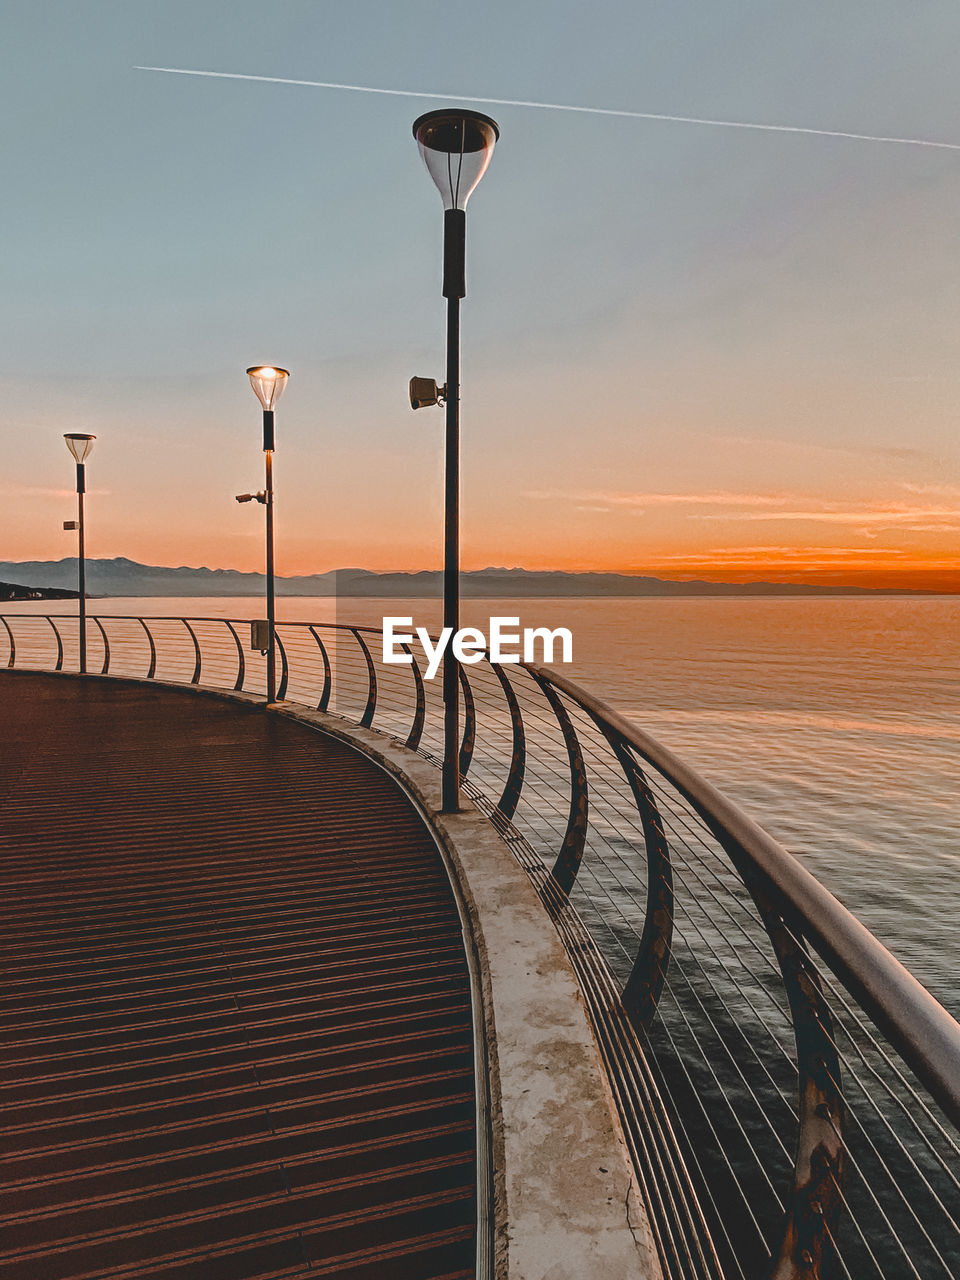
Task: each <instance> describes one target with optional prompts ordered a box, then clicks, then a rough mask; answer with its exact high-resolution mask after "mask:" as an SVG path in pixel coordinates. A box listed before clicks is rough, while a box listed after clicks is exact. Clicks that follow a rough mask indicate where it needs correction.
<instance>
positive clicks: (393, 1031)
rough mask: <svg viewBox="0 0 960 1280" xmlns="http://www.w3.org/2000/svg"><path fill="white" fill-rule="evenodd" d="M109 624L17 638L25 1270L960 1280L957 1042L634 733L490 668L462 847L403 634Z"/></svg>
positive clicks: (6, 1166)
mask: <svg viewBox="0 0 960 1280" xmlns="http://www.w3.org/2000/svg"><path fill="white" fill-rule="evenodd" d="M89 625H90V628H91V636H92V640H93V643H92V645H91V649H90V662H89V666H88V670H89V671H90V672H91V673H92V674H90V675H88V676H86V677H77V676H76V674H74V673H75V671H76V665H77V633H76V619H75V618H70V617H68V616H61V615H54V614H51V615H49V616H47V615H26V614H23V615H13V614H6V615H4V616H2V617H0V628H2V629H0V635H5V636H6V637H7V640H8V655H7V668H8V669H7V671H6V672H4V673H3V674H2V676H0V691H2V692H0V696H2V697H3V703H4V709H5V723H6V724H7V726H8V730H7V736H6V740H5V742H4V744H3V753H4V771H3V785H4V788H5V790H4V794H3V805H2V808H0V850H2V852H3V855H4V857H5V861H6V874H5V886H6V894H5V901H4V905H3V918H4V926H5V927H4V940H3V947H4V951H5V955H6V958H7V961H8V965H7V974H6V977H5V979H4V985H3V986H2V988H0V999H2V1003H3V1008H4V1010H5V1012H6V1018H5V1020H4V1024H3V1034H4V1037H5V1045H6V1052H5V1056H4V1067H5V1075H4V1079H5V1099H6V1101H7V1105H6V1107H5V1122H6V1128H7V1136H6V1139H5V1141H6V1146H5V1151H6V1153H7V1154H6V1156H5V1157H4V1160H3V1165H2V1170H3V1174H4V1176H5V1177H6V1178H7V1189H8V1193H9V1194H8V1196H6V1197H5V1199H4V1204H5V1206H6V1207H5V1209H4V1212H5V1214H6V1216H5V1219H4V1222H5V1226H4V1231H5V1235H4V1236H3V1237H0V1248H3V1249H5V1250H6V1253H5V1254H0V1258H2V1259H3V1260H4V1263H5V1266H6V1270H5V1271H4V1274H5V1275H6V1274H9V1275H11V1276H14V1277H17V1278H18V1280H19V1277H23V1280H27V1278H28V1277H29V1278H31V1280H32V1277H34V1276H36V1275H43V1276H44V1277H45V1280H46V1277H50V1280H58V1278H59V1277H64V1280H66V1277H69V1276H80V1275H104V1276H106V1275H111V1276H113V1275H116V1276H131V1277H132V1276H136V1275H143V1276H145V1275H150V1276H168V1275H169V1276H170V1277H171V1280H174V1277H176V1278H178V1280H180V1278H182V1277H188V1276H189V1277H193V1276H196V1277H197V1278H198V1280H199V1278H200V1277H203V1280H217V1278H219V1277H222V1280H228V1278H234V1277H235V1278H236V1280H241V1277H246V1276H251V1277H252V1276H262V1277H264V1278H266V1277H267V1276H274V1275H276V1276H281V1275H283V1276H286V1275H299V1274H304V1275H308V1274H320V1275H322V1274H330V1275H344V1276H354V1275H355V1276H357V1277H361V1276H365V1275H370V1276H373V1275H389V1276H391V1277H393V1276H397V1277H404V1276H407V1277H410V1278H411V1280H412V1278H413V1277H418V1278H419V1280H440V1277H453V1276H473V1275H476V1276H477V1277H479V1278H480V1280H492V1278H494V1277H496V1278H497V1280H501V1278H503V1277H509V1278H510V1280H513V1277H523V1278H524V1280H527V1278H529V1280H534V1277H536V1280H540V1277H542V1276H545V1275H549V1276H550V1277H551V1280H554V1277H557V1280H574V1278H576V1280H581V1278H586V1277H593V1276H597V1277H603V1280H607V1278H608V1277H609V1278H610V1280H727V1277H736V1276H740V1277H742V1278H743V1280H826V1278H827V1277H831V1276H841V1277H842V1276H852V1277H856V1280H861V1278H862V1280H867V1278H869V1277H873V1276H879V1277H882V1278H889V1280H899V1277H901V1276H916V1277H920V1278H922V1280H935V1278H936V1277H943V1278H944V1280H952V1277H954V1276H955V1275H956V1273H957V1270H958V1267H960V1226H958V1222H960V1208H958V1203H960V1194H958V1193H960V1183H958V1181H957V1175H956V1168H957V1158H958V1155H960V1138H958V1124H960V1026H958V1024H957V1023H956V1022H955V1021H954V1019H953V1018H951V1017H950V1015H949V1014H948V1013H947V1012H946V1011H945V1010H944V1009H943V1008H942V1007H941V1006H940V1005H939V1004H938V1003H937V1001H936V1000H934V999H933V998H932V997H931V996H930V995H929V993H928V992H926V991H925V990H924V989H923V987H922V986H920V984H919V983H917V982H916V981H915V980H914V979H913V978H912V977H911V975H910V974H909V973H908V972H907V971H906V970H905V969H904V968H903V966H902V965H900V964H899V963H898V962H897V961H896V960H895V958H894V957H893V956H892V955H890V953H889V952H888V951H886V949H885V948H884V947H883V946H882V945H881V944H880V943H879V942H878V941H877V940H876V939H875V938H874V937H873V936H872V935H871V934H870V933H869V932H868V931H867V930H866V929H865V928H864V927H863V926H862V925H861V924H860V923H859V922H858V921H857V920H856V919H855V917H853V916H852V915H851V914H850V912H848V911H846V910H845V908H844V907H843V906H842V905H841V904H840V903H839V902H838V901H837V900H836V899H835V898H833V897H832V895H831V894H830V893H828V892H827V890H826V889H824V888H823V886H822V885H820V884H819V883H818V881H817V880H816V879H815V878H814V877H813V876H812V875H811V874H810V873H809V872H808V871H806V870H805V869H804V868H803V867H802V866H801V865H800V864H799V863H798V862H797V861H796V860H795V859H793V858H792V857H791V855H790V854H789V853H788V852H787V851H786V850H784V849H783V848H782V847H781V846H780V845H778V844H777V842H776V841H775V840H773V839H772V838H771V837H770V836H769V835H768V834H767V833H766V832H764V831H762V830H761V829H760V828H759V827H757V826H756V824H754V823H752V822H751V820H750V818H749V817H748V816H747V815H746V814H744V813H743V812H742V811H741V810H740V809H739V808H738V807H737V806H736V805H734V804H733V803H732V802H730V801H729V800H728V799H726V798H725V797H724V796H722V795H721V794H720V793H719V792H717V791H716V790H715V789H714V788H712V787H711V786H710V784H709V782H707V781H706V780H705V779H703V778H702V777H700V776H699V775H698V774H697V773H696V772H695V771H694V770H692V769H690V768H689V767H688V766H687V765H685V764H684V762H682V761H680V760H678V759H677V758H676V757H674V756H673V755H672V754H671V753H670V752H669V751H667V750H666V749H664V748H663V747H662V746H661V745H660V744H659V743H657V742H656V741H655V740H654V739H652V738H650V737H649V736H648V735H647V734H645V733H644V731H643V730H642V728H641V727H639V726H637V725H635V724H633V723H632V722H630V721H628V720H626V719H624V718H623V717H622V716H620V715H619V714H618V713H617V712H616V711H615V710H613V709H612V708H611V707H609V706H608V705H607V704H605V703H604V702H603V701H602V699H601V698H599V697H597V696H596V695H595V694H593V693H592V692H590V691H587V690H585V689H582V688H580V687H579V686H578V685H576V684H575V683H574V682H572V681H570V680H569V679H567V678H566V677H564V676H562V675H560V674H559V673H558V672H555V671H551V670H550V669H548V668H544V667H536V666H534V665H532V664H519V666H513V667H511V668H510V669H507V668H505V667H503V666H501V665H500V664H496V663H492V662H490V661H489V659H487V660H485V661H484V662H483V663H481V664H480V665H478V666H473V667H471V668H470V670H469V676H468V675H467V673H466V672H464V671H463V670H462V671H461V717H462V719H461V723H462V726H463V731H462V738H461V741H460V760H459V763H460V772H461V777H462V779H463V789H464V795H465V797H466V799H465V805H464V810H463V812H461V813H458V814H455V815H445V814H443V813H442V812H441V805H440V786H439V783H440V771H439V767H438V766H439V761H440V756H441V746H442V742H443V716H442V706H441V705H440V701H439V691H438V690H435V688H434V687H433V684H432V683H431V682H429V681H425V680H424V678H423V673H422V672H421V670H420V668H419V666H418V665H417V663H416V661H414V662H413V663H412V664H410V665H409V666H404V667H393V666H386V665H384V664H383V663H382V662H380V661H379V657H380V653H379V643H378V642H379V636H378V633H375V632H371V631H370V630H368V629H365V628H363V627H358V626H349V625H334V624H330V623H314V624H306V623H302V624H301V623H283V622H281V623H278V624H277V649H278V659H279V664H278V665H279V670H278V690H277V693H278V701H277V702H276V703H273V704H271V705H269V706H266V707H265V706H264V699H263V692H262V691H263V688H264V677H265V672H264V670H263V663H262V659H261V658H260V656H259V655H257V654H251V653H250V652H248V651H246V650H245V649H244V646H243V644H242V641H241V636H242V635H243V632H244V630H245V628H248V627H249V623H248V622H245V621H244V620H243V619H226V618H164V619H154V618H149V619H145V618H137V617H110V616H108V615H95V616H93V617H92V618H91V619H90V620H89ZM0 660H2V656H0ZM93 673H96V674H93ZM201 1131H202V1132H201ZM11 1143H12V1145H11ZM41 1259H42V1266H43V1269H42V1270H41V1269H40V1267H39V1260H41ZM18 1268H19V1269H18ZM31 1268H32V1269H31Z"/></svg>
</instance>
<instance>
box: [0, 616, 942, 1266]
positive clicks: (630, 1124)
mask: <svg viewBox="0 0 960 1280" xmlns="http://www.w3.org/2000/svg"><path fill="white" fill-rule="evenodd" d="M91 622H92V624H93V625H92V627H91V628H90V629H89V630H88V645H89V652H88V662H87V669H88V671H91V672H93V671H98V670H99V671H100V672H102V673H103V674H116V675H125V676H132V677H135V678H138V679H160V680H170V681H179V682H184V683H190V684H195V685H197V684H202V685H204V686H216V687H221V688H227V689H232V690H235V691H248V692H250V691H256V692H259V691H261V690H262V689H263V680H264V670H263V667H264V662H263V658H262V655H260V654H258V653H248V652H246V651H245V648H244V643H243V637H244V630H245V629H246V628H248V627H249V623H247V622H241V621H239V620H237V619H223V618H189V619H187V618H147V617H143V618H119V617H106V616H100V617H95V618H92V619H91ZM0 623H2V625H3V631H0V646H2V644H3V641H4V639H6V642H7V644H8V647H9V655H8V665H9V666H17V667H30V668H33V669H49V670H57V671H64V670H66V671H69V670H75V669H76V665H77V662H76V653H77V638H76V620H75V619H72V618H64V617H58V616H53V615H51V616H43V615H35V614H30V615H28V614H18V615H14V614H7V615H5V616H0ZM277 643H278V651H279V652H278V656H279V659H280V663H279V665H280V684H279V689H278V692H279V696H280V697H281V698H286V699H288V700H290V701H293V702H297V703H300V704H303V705H306V706H309V707H312V708H316V709H319V710H321V711H325V712H327V713H328V714H331V715H334V716H338V717H341V718H342V719H344V720H346V721H348V722H350V723H351V724H354V725H357V726H362V727H366V728H372V729H374V730H378V731H380V732H381V733H384V734H386V735H389V736H390V737H392V738H394V739H396V740H397V741H399V742H401V743H403V744H404V745H406V746H407V747H409V748H410V749H412V750H415V751H418V752H420V753H421V754H422V755H424V756H426V757H427V758H428V759H431V760H433V761H435V762H438V761H439V758H440V752H441V750H442V739H443V717H442V701H441V695H440V687H439V686H440V681H439V680H437V681H427V680H425V679H424V675H423V671H422V670H421V667H420V664H419V663H418V662H417V660H416V658H415V656H414V655H413V654H410V656H411V659H412V661H411V664H410V665H408V666H393V665H385V664H384V663H383V662H382V661H381V655H380V641H379V633H378V632H376V631H374V630H372V629H369V628H363V627H353V626H344V625H334V624H324V623H313V624H306V623H302V624H301V623H280V624H279V625H278V629H277ZM407 652H408V653H409V650H407ZM2 661H3V650H2V647H0V663H2ZM461 693H462V723H463V726H464V729H463V738H462V742H461V751H460V765H461V770H462V772H463V773H464V775H465V779H466V780H465V784H464V786H465V790H466V791H467V793H468V794H470V795H471V796H472V797H473V798H474V800H475V801H476V803H477V804H478V805H479V806H480V807H481V808H482V809H483V810H484V811H485V812H486V813H487V814H488V815H489V816H490V818H491V820H492V821H493V822H494V823H495V825H496V826H497V827H498V829H499V830H500V831H501V833H502V834H503V836H504V838H505V839H506V840H507V841H508V843H509V844H510V845H511V847H512V848H513V850H514V852H515V854H516V856H517V858H518V860H519V861H520V863H521V864H522V865H523V866H524V868H525V869H526V871H527V872H528V874H529V875H530V876H531V878H532V879H533V881H534V883H535V884H536V886H537V888H538V891H539V892H540V895H541V898H542V900H543V902H544V904H545V906H546V908H547V910H549V911H550V913H551V915H552V916H553V918H554V920H555V922H556V924H557V927H558V929H559V931H560V934H561V936H562V937H563V939H564V941H565V943H566V945H567V948H568V951H569V954H570V957H571V960H572V962H573V964H574V966H575V968H576V969H577V972H578V974H579V977H580V981H581V985H582V988H583V991H584V995H585V998H586V1000H587V1003H588V1006H589V1008H590V1011H591V1016H592V1018H593V1022H594V1027H595V1030H596V1034H597V1039H598V1043H599V1045H600V1048H601V1052H602V1053H603V1056H604V1058H605V1061H606V1065H607V1068H608V1072H609V1076H610V1081H611V1087H612V1090H613V1093H614V1097H615V1099H616V1102H617V1105H618V1107H619V1110H620V1114H621V1117H622V1118H623V1121H624V1129H625V1133H626V1136H627V1140H628V1143H629V1144H630V1147H631V1154H632V1156H633V1160H634V1165H635V1168H636V1172H637V1178H638V1182H639V1184H640V1187H641V1190H642V1193H643V1196H644V1199H645V1201H646V1205H647V1208H648V1211H649V1215H650V1220H651V1224H652V1228H653V1231H654V1236H655V1239H656V1242H657V1246H658V1251H659V1254H660V1258H661V1265H662V1267H663V1271H664V1275H665V1276H667V1277H670V1278H671V1280H672V1278H674V1277H676V1278H678V1280H679V1278H680V1277H693V1276H695V1277H721V1276H722V1277H727V1278H728V1280H729V1278H730V1277H737V1276H739V1277H742V1278H743V1280H760V1278H761V1277H776V1278H777V1280H787V1278H796V1280H801V1278H802V1280H813V1278H814V1277H827V1276H839V1277H849V1278H850V1280H869V1278H871V1277H875V1276H880V1277H887V1278H890V1280H893V1278H896V1280H899V1278H900V1277H912V1278H915V1280H931V1278H934V1277H944V1278H948V1277H949V1278H952V1277H956V1276H958V1275H960V1225H958V1223H960V1138H958V1128H960V1026H958V1024H957V1023H956V1022H955V1021H954V1020H953V1019H952V1018H951V1017H950V1016H949V1014H947V1013H946V1011H945V1010H944V1009H943V1008H942V1007H941V1006H940V1005H939V1004H938V1003H937V1002H936V1001H935V1000H934V999H933V998H932V996H930V995H929V994H928V993H927V992H926V991H925V990H924V988H923V987H921V986H920V985H919V984H918V983H917V982H916V981H915V980H914V979H913V978H912V977H911V976H910V974H909V973H908V972H907V971H906V970H905V969H904V968H903V967H902V966H901V965H900V964H899V963H898V962H897V961H896V960H895V959H894V958H893V957H892V956H891V955H890V953H889V952H888V951H887V950H886V949H885V948H884V947H883V946H882V945H881V944H880V943H879V942H878V941H877V940H876V939H875V938H874V937H873V936H872V935H871V934H870V933H869V932H868V931H867V930H866V929H865V928H864V927H863V926H862V925H861V924H860V923H859V922H858V921H857V920H856V919H855V918H854V917H853V916H852V915H851V914H850V913H849V912H848V911H847V910H846V909H845V908H844V907H842V906H841V904H840V903H839V902H838V901H837V900H836V899H835V898H834V897H833V896H832V895H831V894H830V893H828V892H827V891H826V890H825V889H824V888H823V886H822V885H820V883H819V882H818V881H817V880H816V879H815V878H814V877H813V876H811V875H810V874H809V872H807V871H806V870H805V869H804V868H803V867H802V866H801V864H800V863H799V862H797V860H796V859H794V858H793V857H792V856H791V855H790V854H789V853H787V852H786V850H784V849H783V848H782V847H781V846H780V845H779V844H777V842H776V841H775V840H773V839H772V838H771V837H770V836H769V835H768V834H767V833H766V832H764V831H763V830H762V829H761V828H759V827H758V826H757V825H756V824H755V823H753V822H751V820H750V819H749V818H747V817H746V816H745V815H744V814H743V813H742V812H741V811H740V810H739V809H738V808H737V807H736V806H735V805H734V804H732V803H731V802H730V801H729V800H727V799H726V798H725V797H724V796H722V795H721V794H720V793H719V792H717V791H716V790H715V789H714V788H713V787H711V786H710V784H709V783H707V782H706V781H705V780H704V779H703V778H701V777H700V776H699V775H697V774H696V773H695V772H694V771H693V770H691V769H690V768H688V767H687V766H686V765H684V764H683V763H682V762H681V761H680V760H678V759H677V758H676V757H675V756H673V755H672V754H671V753H670V752H669V751H667V750H665V749H664V748H663V747H662V746H661V745H660V744H659V743H657V742H655V741H654V740H653V739H652V738H649V737H648V736H647V735H646V734H645V733H643V732H642V731H641V730H640V729H638V728H637V727H636V726H635V725H634V724H633V723H632V722H630V721H629V720H626V719H624V718H623V717H622V716H620V715H619V714H618V713H617V712H615V711H614V710H613V709H612V708H610V707H609V706H607V705H606V704H605V703H603V702H602V701H600V700H599V699H597V698H595V697H594V696H593V695H591V694H590V693H588V692H587V691H585V690H584V689H582V688H580V687H579V686H578V685H576V684H575V683H573V682H572V681H570V680H568V679H566V678H565V677H564V676H562V675H560V674H558V673H557V672H555V671H552V670H549V669H546V668H541V667H536V666H527V665H523V664H520V665H517V666H501V665H495V664H491V663H490V662H488V661H486V660H484V661H482V662H481V663H480V664H479V665H476V666H470V667H469V668H464V670H463V673H462V680H461ZM566 1104H567V1105H569V1106H571V1107H575V1106H576V1105H577V1099H575V1098H570V1099H567V1100H566Z"/></svg>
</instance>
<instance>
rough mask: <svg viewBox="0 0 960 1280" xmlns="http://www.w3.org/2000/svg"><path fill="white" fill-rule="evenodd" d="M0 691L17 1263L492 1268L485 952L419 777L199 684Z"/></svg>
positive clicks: (319, 1269)
mask: <svg viewBox="0 0 960 1280" xmlns="http://www.w3.org/2000/svg"><path fill="white" fill-rule="evenodd" d="M0 707H2V713H3V714H2V725H3V735H2V742H0V867H2V878H0V884H2V887H3V894H2V901H0V956H2V971H3V977H2V979H0V1066H2V1076H0V1123H2V1128H3V1138H2V1143H0V1274H2V1275H3V1277H4V1280H69V1278H72V1277H94V1276H104V1277H105V1276H111V1277H121V1276H123V1277H126V1276H129V1277H144V1276H149V1277H156V1278H161V1277H162V1278H163V1280H167V1278H169V1280H241V1277H263V1278H266V1277H279V1276H299V1275H309V1276H322V1275H333V1276H343V1277H345V1278H346V1280H374V1277H376V1278H377V1280H387V1278H389V1280H439V1278H440V1277H443V1278H444V1280H453V1278H454V1277H463V1278H466V1277H469V1276H472V1275H473V1265H474V1249H475V1226H474V1218H475V1205H474V1161H475V1152H474V1118H475V1116H474V1084H473V1055H472V1043H471V1017H470V995H469V983H468V975H467V967H466V961H465V957H464V952H463V944H462V939H461V934H460V924H459V919H458V915H457V911H456V908H455V904H454V900H453V895H452V892H451V889H450V886H449V883H448V881H447V878H446V875H445V873H444V869H443V866H442V863H441V860H440V858H439V855H438V854H437V851H436V849H435V847H434V845H433V842H432V840H431V838H430V835H429V833H428V831H427V829H426V827H425V825H424V823H423V821H422V819H421V818H420V817H419V815H418V814H417V813H416V812H415V810H414V809H413V808H412V806H411V805H410V804H409V802H408V801H407V800H406V798H405V797H404V795H403V794H402V793H401V791H400V790H399V788H398V787H397V786H396V785H395V784H394V783H393V782H392V781H391V780H390V779H389V778H388V777H387V776H386V775H384V774H383V773H381V772H380V771H379V770H377V769H376V768H375V767H374V766H373V765H372V764H370V763H369V762H368V761H366V760H365V759H364V758H363V757H361V756H359V755H357V754H356V753H354V752H352V751H351V750H349V749H348V748H346V747H344V746H342V745H339V744H337V743H335V742H333V741H331V740H329V739H327V738H325V737H323V736H322V735H320V734H318V733H314V732H311V731H310V730H308V729H307V728H305V727H303V726H301V725H297V724H295V723H292V722H287V721H285V720H282V719H280V718H277V717H272V716H265V715H264V714H263V713H262V712H260V711H259V710H257V709H255V708H251V709H247V708H245V707H242V706H238V705H236V704H231V703H229V702H226V701H220V700H215V699H211V698H205V697H200V696H196V695H192V694H189V693H177V692H175V691H168V690H164V689H160V688H156V687H153V688H150V687H138V686H136V685H132V684H131V685H125V684H117V685H113V684H111V683H109V682H106V681H104V682H100V681H80V680H75V679H68V678H67V679H65V678H61V677H57V676H42V675H36V676H32V675H26V674H20V673H4V675H3V677H2V685H0Z"/></svg>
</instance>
